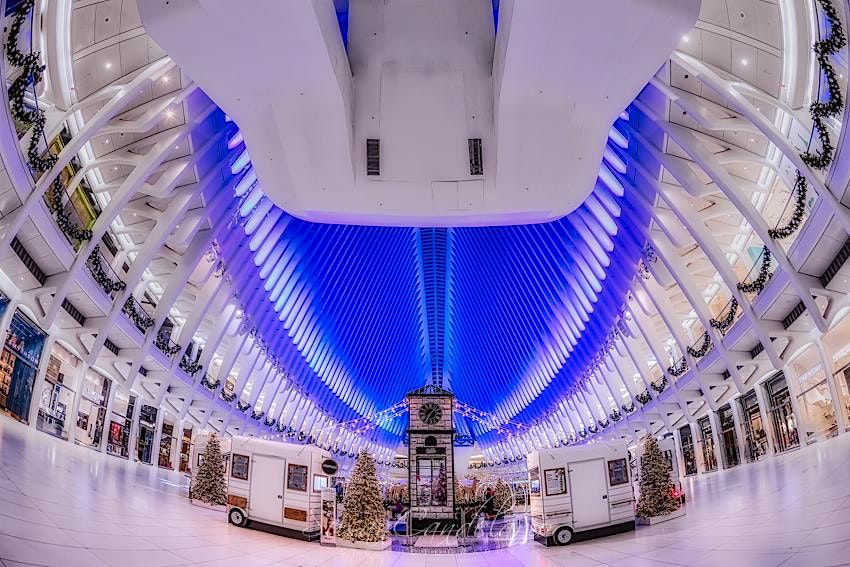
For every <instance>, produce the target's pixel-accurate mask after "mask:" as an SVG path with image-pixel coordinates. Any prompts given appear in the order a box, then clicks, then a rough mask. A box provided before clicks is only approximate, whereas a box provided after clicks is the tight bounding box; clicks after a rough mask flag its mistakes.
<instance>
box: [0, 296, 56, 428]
mask: <svg viewBox="0 0 850 567" xmlns="http://www.w3.org/2000/svg"><path fill="white" fill-rule="evenodd" d="M46 338H47V335H45V333H44V332H43V331H42V330H41V329H40V328H39V327H38V326H37V325H36V324H35V323H33V322H32V321H30V319H29V318H28V317H26V316H25V315H23V314H22V313H21V312H20V311H17V312H15V314H14V315H13V316H12V321H11V323H10V325H9V331H8V333H7V334H6V341H5V343H4V344H3V351H2V353H0V409H3V410H5V411H7V412H9V413H10V414H11V415H12V417H14V418H15V419H18V420H19V421H23V422H26V421H27V419H28V418H29V410H30V402H31V400H32V389H33V383H34V382H35V374H36V371H37V369H38V363H39V361H40V360H41V351H42V349H43V348H44V340H45V339H46Z"/></svg>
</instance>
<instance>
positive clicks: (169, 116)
mask: <svg viewBox="0 0 850 567" xmlns="http://www.w3.org/2000/svg"><path fill="white" fill-rule="evenodd" d="M165 116H166V117H167V118H174V111H173V110H166V111H165Z"/></svg>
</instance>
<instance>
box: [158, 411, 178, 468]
mask: <svg viewBox="0 0 850 567" xmlns="http://www.w3.org/2000/svg"><path fill="white" fill-rule="evenodd" d="M175 443H176V440H175V439H174V424H173V423H170V422H168V421H164V420H163V422H162V437H161V438H160V440H159V459H158V461H157V464H158V465H159V466H160V467H161V468H164V469H173V468H174V464H173V463H172V462H171V459H172V457H171V454H172V453H171V451H172V448H173V447H174V444H175Z"/></svg>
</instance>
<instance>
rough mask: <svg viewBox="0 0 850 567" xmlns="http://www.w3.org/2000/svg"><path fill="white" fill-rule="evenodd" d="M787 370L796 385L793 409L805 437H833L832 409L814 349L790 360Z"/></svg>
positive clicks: (817, 355) (833, 407)
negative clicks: (795, 410) (797, 409)
mask: <svg viewBox="0 0 850 567" xmlns="http://www.w3.org/2000/svg"><path fill="white" fill-rule="evenodd" d="M791 367H792V368H793V370H794V373H795V374H796V375H797V376H798V381H799V384H800V392H801V393H800V395H799V397H798V398H797V401H798V403H797V406H798V407H799V409H800V413H801V414H802V415H801V416H800V417H801V419H803V420H804V421H805V423H806V430H807V434H808V435H809V436H813V437H832V436H834V435H837V434H838V423H837V421H836V418H835V406H834V405H833V404H832V393H831V392H830V391H829V384H827V383H826V372H824V369H823V363H822V362H821V359H820V355H819V353H818V349H817V347H815V346H814V345H810V346H809V347H808V348H807V349H805V350H804V351H803V352H802V353H800V355H799V356H797V357H796V358H795V359H794V361H793V362H792V363H791Z"/></svg>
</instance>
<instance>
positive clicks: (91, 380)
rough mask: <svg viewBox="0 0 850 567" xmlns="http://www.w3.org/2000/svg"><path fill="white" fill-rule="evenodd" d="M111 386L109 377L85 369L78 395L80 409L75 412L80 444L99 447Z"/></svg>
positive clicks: (77, 436)
mask: <svg viewBox="0 0 850 567" xmlns="http://www.w3.org/2000/svg"><path fill="white" fill-rule="evenodd" d="M111 387H112V381H111V380H109V378H106V377H105V376H103V375H102V374H100V373H99V372H95V371H94V370H91V369H89V370H87V371H86V374H85V376H84V378H83V384H82V392H81V395H80V409H79V411H78V412H77V434H76V440H77V443H79V444H80V445H86V446H87V447H95V448H96V447H100V440H101V438H102V436H103V426H104V424H105V423H106V404H107V402H108V401H109V389H110V388H111Z"/></svg>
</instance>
